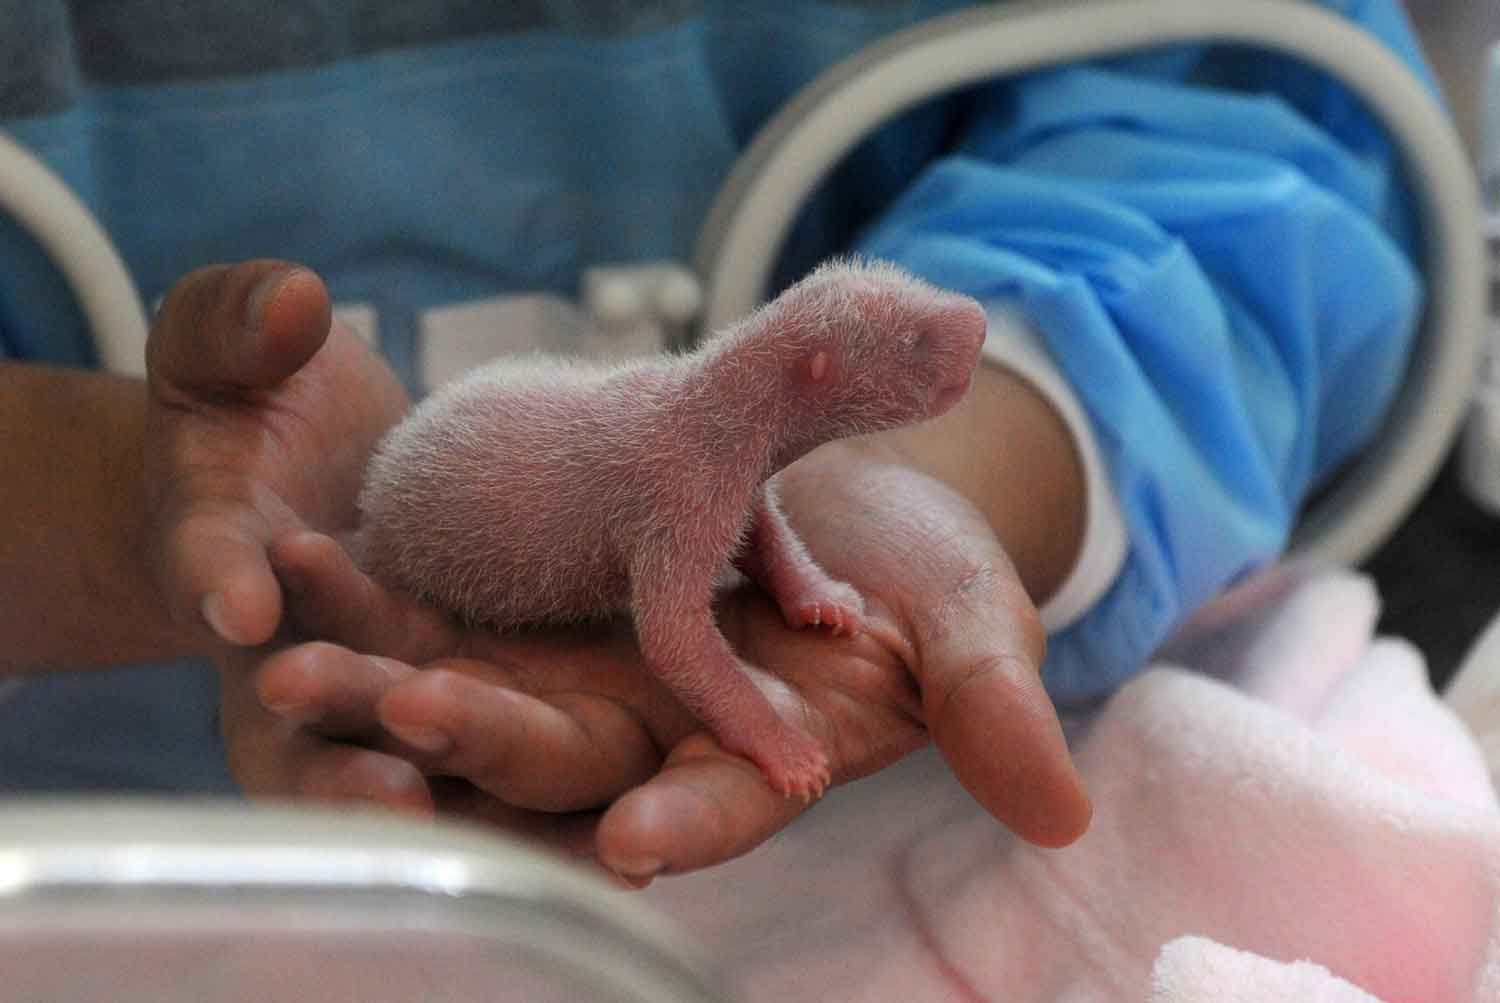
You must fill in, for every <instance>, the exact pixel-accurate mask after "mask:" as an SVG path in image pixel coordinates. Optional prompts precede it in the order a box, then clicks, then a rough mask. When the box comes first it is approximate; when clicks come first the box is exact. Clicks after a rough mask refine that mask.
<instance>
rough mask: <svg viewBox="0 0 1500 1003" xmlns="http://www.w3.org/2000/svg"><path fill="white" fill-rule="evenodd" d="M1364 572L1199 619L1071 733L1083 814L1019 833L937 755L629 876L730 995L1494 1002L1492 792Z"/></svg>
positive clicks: (1294, 576)
mask: <svg viewBox="0 0 1500 1003" xmlns="http://www.w3.org/2000/svg"><path fill="white" fill-rule="evenodd" d="M1376 610H1377V603H1376V598H1375V595H1374V592H1373V590H1372V589H1371V587H1370V585H1369V583H1368V582H1366V581H1365V580H1364V579H1362V578H1359V577H1357V576H1354V575H1351V574H1346V573H1337V572H1326V573H1309V572H1296V573H1282V574H1280V575H1279V576H1277V577H1275V578H1273V579H1267V580H1263V581H1261V582H1258V583H1256V584H1254V585H1252V586H1250V587H1248V588H1247V589H1245V590H1241V591H1239V592H1237V593H1235V594H1234V595H1232V596H1230V597H1228V598H1227V599H1226V601H1225V602H1223V603H1221V604H1218V605H1216V606H1215V607H1214V608H1211V609H1210V610H1208V611H1205V613H1204V614H1203V615H1202V616H1200V617H1198V618H1197V619H1196V620H1195V622H1194V623H1193V624H1192V625H1190V627H1189V628H1188V629H1187V630H1186V631H1185V632H1184V633H1183V635H1182V636H1181V637H1180V638H1179V640H1178V641H1176V642H1174V644H1173V645H1172V646H1171V647H1170V648H1169V649H1168V652H1167V654H1168V655H1170V657H1171V659H1172V660H1173V661H1174V662H1176V663H1177V665H1178V666H1181V665H1182V664H1184V663H1187V664H1192V665H1193V668H1192V669H1188V668H1183V667H1174V666H1173V665H1171V664H1162V665H1160V666H1158V667H1156V668H1154V669H1152V670H1151V671H1148V672H1147V673H1145V674H1144V675H1142V676H1141V677H1139V678H1138V679H1136V680H1135V681H1134V682H1132V683H1131V684H1129V685H1128V686H1126V687H1125V688H1124V689H1122V690H1121V691H1120V692H1119V693H1118V694H1117V695H1116V697H1115V698H1114V699H1113V700H1112V701H1111V702H1110V703H1109V704H1108V705H1107V706H1106V708H1105V709H1104V710H1103V711H1102V712H1101V713H1100V715H1099V716H1098V717H1097V719H1096V720H1094V721H1093V722H1092V723H1091V724H1090V725H1089V726H1088V727H1087V729H1086V730H1085V732H1084V734H1083V735H1082V737H1081V738H1080V739H1079V740H1078V744H1077V746H1076V754H1077V758H1078V761H1079V765H1080V768H1081V770H1082V771H1083V775H1084V777H1085V780H1086V781H1087V783H1088V785H1089V790H1090V793H1091V795H1092V796H1093V798H1094V802H1095V816H1094V823H1093V826H1092V828H1091V830H1090V831H1089V833H1088V834H1087V835H1085V836H1084V838H1083V839H1081V840H1080V841H1079V842H1077V843H1076V844H1074V845H1073V846H1071V847H1068V848H1066V849H1063V850H1058V851H1046V850H1039V849H1036V848H1034V847H1031V846H1028V845H1026V844H1023V843H1020V842H1019V841H1017V840H1015V839H1014V838H1012V837H1010V836H1009V835H1008V834H1006V833H1005V832H1003V831H1002V830H1001V829H1000V828H999V826H997V825H996V824H995V823H994V822H993V821H991V820H990V819H988V818H986V817H985V816H983V814H982V813H981V812H979V810H978V809H977V808H975V807H974V806H973V804H972V803H971V802H970V801H969V800H968V799H967V797H966V795H965V794H964V793H963V792H962V789H961V788H958V786H957V785H956V784H955V783H954V782H953V781H952V780H951V778H949V777H948V776H947V774H946V771H945V770H944V769H943V768H942V764H941V761H940V760H939V759H938V758H937V757H936V756H932V755H924V756H920V757H916V758H915V759H914V760H912V761H910V762H908V763H906V764H903V765H902V766H900V767H898V768H896V769H894V770H892V771H887V773H886V774H884V775H882V776H881V777H878V778H875V779H873V780H872V781H867V782H864V783H862V784H858V785H854V786H853V787H852V788H850V789H846V790H844V791H841V792H839V793H838V794H837V795H836V796H834V797H833V798H831V799H830V800H829V801H828V802H826V803H825V804H823V805H821V806H819V808H818V809H817V810H815V811H814V812H812V813H810V814H809V816H807V817H806V818H804V819H803V820H802V822H800V823H799V824H798V825H797V826H795V827H793V829H792V830H791V831H789V832H788V833H786V834H785V835H783V836H782V837H781V838H780V839H779V840H777V841H775V842H774V843H772V844H771V845H769V846H767V847H764V848H762V849H761V850H760V851H757V852H756V853H754V854H752V855H750V856H749V857H748V858H746V859H743V860H741V861H737V862H735V863H733V864H731V865H728V866H726V867H724V868H720V869H718V870H716V871H712V872H709V873H707V874H703V875H697V876H691V877H686V878H680V879H669V880H667V881H663V882H659V883H658V885H657V887H656V888H655V889H653V890H652V891H651V892H650V893H649V894H651V896H652V897H653V898H654V900H655V901H656V902H657V903H658V904H660V905H662V906H663V907H664V908H666V909H667V910H668V911H669V912H670V913H673V914H675V915H677V916H678V917H679V918H681V919H683V920H685V921H687V922H688V923H690V924H691V928H692V929H694V930H696V931H698V932H700V933H701V934H702V935H703V936H705V937H707V938H708V939H709V946H710V949H711V950H712V951H714V952H716V954H717V956H718V957H719V959H720V961H721V963H722V964H723V965H724V967H725V970H726V971H727V972H728V974H729V976H730V977H731V979H732V981H733V982H734V984H735V985H736V987H737V988H738V990H739V992H740V994H741V996H742V997H743V998H744V999H746V1000H772V999H775V1000H870V1001H879V1000H889V1001H893V1003H894V1001H900V1003H919V1001H925V1000H952V999H957V1000H965V1001H972V1000H995V1001H1000V1000H1005V1001H1027V1000H1031V1001H1039V1003H1040V1001H1048V1003H1052V1001H1065V1003H1084V1001H1094V1000H1099V1001H1105V1000H1108V1001H1111V1003H1113V1001H1132V1003H1134V1001H1150V1003H1196V1001H1200V1000H1201V1001H1209V1000H1213V1001H1226V1000H1227V1001H1238V1000H1246V1001H1249V1000H1255V1001H1257V1003H1262V1001H1265V1003H1269V1001H1276V1000H1299V1001H1300V1000H1329V1001H1340V1003H1342V1001H1354V1000H1359V1001H1369V1000H1372V999H1373V1000H1378V1001H1383V1003H1500V807H1497V802H1496V797H1495V791H1494V789H1493V787H1492V785H1491V782H1490V780H1489V777H1488V774H1487V773H1486V770H1485V766H1484V763H1483V760H1482V757H1481V755H1480V752H1479V748H1478V745H1477V744H1476V742H1475V739H1474V737H1473V736H1472V735H1471V734H1470V733H1469V732H1468V731H1467V730H1466V728H1465V726H1464V725H1463V724H1462V722H1460V720H1459V719H1458V718H1457V717H1456V716H1455V715H1454V714H1453V713H1452V712H1451V711H1450V710H1449V709H1448V708H1447V707H1446V706H1445V705H1444V704H1443V703H1442V702H1441V701H1440V700H1438V699H1437V698H1436V696H1435V695H1434V694H1433V693H1432V691H1431V688H1430V687H1429V685H1428V683H1427V681H1426V676H1425V672H1424V670H1423V665H1422V661H1421V658H1420V656H1419V655H1418V653H1417V652H1416V651H1415V650H1414V649H1413V648H1412V647H1411V646H1409V645H1407V644H1405V643H1403V642H1399V641H1390V640H1376V639H1372V636H1371V635H1372V628H1373V624H1374V622H1375V615H1376Z"/></svg>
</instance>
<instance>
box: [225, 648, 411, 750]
mask: <svg viewBox="0 0 1500 1003" xmlns="http://www.w3.org/2000/svg"><path fill="white" fill-rule="evenodd" d="M416 671H417V670H416V669H414V668H412V667H411V666H409V665H405V664H403V663H401V662H398V661H395V660H393V659H389V658H380V657H376V656H369V655H363V654H359V653H356V652H354V651H351V650H349V649H348V648H343V647H339V646H338V645H334V644H329V643H326V642H321V641H314V642H310V643H308V644H299V645H297V646H295V647H292V648H287V649H286V650H284V651H280V652H277V653H276V654H275V655H272V656H271V657H270V658H269V659H267V660H266V662H265V664H264V665H262V666H261V668H260V670H259V671H258V672H257V673H256V677H255V692H256V696H257V697H258V698H259V699H260V702H261V704H262V706H264V707H265V708H266V709H267V710H269V711H271V712H272V713H273V714H275V715H277V716H278V717H280V718H282V719H283V720H285V721H290V722H293V723H295V724H301V725H306V726H313V727H315V728H316V730H317V731H318V732H319V733H320V734H323V735H329V736H343V737H364V736H369V735H372V734H374V733H376V732H377V731H379V730H380V721H379V717H378V715H377V713H376V708H377V706H378V705H379V703H380V698H381V697H383V696H384V695H385V694H386V693H387V692H389V691H390V689H391V688H392V687H394V686H395V685H397V684H398V683H399V682H400V681H401V680H403V679H406V678H409V677H411V676H413V675H415V674H416Z"/></svg>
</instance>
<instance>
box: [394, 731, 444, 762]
mask: <svg viewBox="0 0 1500 1003" xmlns="http://www.w3.org/2000/svg"><path fill="white" fill-rule="evenodd" d="M386 727H387V728H388V729H390V732H391V734H392V735H395V736H396V737H397V738H399V739H400V740H401V741H403V742H405V743H406V744H407V745H409V746H411V747H412V748H413V749H417V750H419V751H421V752H425V753H427V754H428V755H429V756H440V755H442V754H443V753H445V752H447V751H448V750H449V749H451V748H453V740H452V739H451V738H449V737H448V736H447V735H445V734H443V733H442V732H441V731H439V730H438V729H436V728H423V727H410V726H405V725H402V726H399V727H398V726H394V725H386Z"/></svg>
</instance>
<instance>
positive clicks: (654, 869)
mask: <svg viewBox="0 0 1500 1003" xmlns="http://www.w3.org/2000/svg"><path fill="white" fill-rule="evenodd" d="M666 866H667V865H666V864H665V863H664V862H663V861H661V860H658V859H657V858H655V857H636V858H634V859H626V860H615V861H611V862H610V865H609V868H610V870H612V871H614V872H615V873H616V874H618V875H619V876H620V877H622V878H624V879H626V880H627V881H632V882H636V881H650V880H651V879H652V878H654V877H656V876H657V875H659V874H660V873H661V872H662V871H663V870H665V869H666Z"/></svg>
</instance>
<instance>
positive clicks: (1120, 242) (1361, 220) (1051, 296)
mask: <svg viewBox="0 0 1500 1003" xmlns="http://www.w3.org/2000/svg"><path fill="white" fill-rule="evenodd" d="M1341 6H1342V7H1343V8H1344V10H1345V12H1346V13H1348V14H1350V15H1351V16H1354V17H1357V18H1358V19H1360V20H1361V21H1362V22H1364V23H1365V24H1366V25H1368V26H1369V27H1371V28H1372V29H1373V30H1375V31H1376V32H1377V33H1379V34H1380V35H1381V36H1382V37H1383V38H1385V40H1386V41H1387V42H1388V43H1390V44H1391V45H1392V47H1393V48H1394V49H1395V50H1396V51H1397V52H1400V53H1402V54H1403V55H1404V56H1405V57H1406V58H1407V59H1408V60H1409V61H1411V62H1412V65H1413V67H1414V69H1415V70H1416V71H1417V72H1418V74H1419V75H1421V76H1422V77H1423V78H1424V79H1425V80H1427V81H1428V82H1429V84H1430V79H1431V78H1430V76H1428V74H1427V71H1426V69H1425V67H1423V66H1422V65H1421V63H1420V57H1419V56H1418V55H1417V52H1416V48H1415V45H1414V43H1413V42H1412V39H1411V38H1410V35H1409V34H1408V32H1407V29H1406V27H1405V21H1404V16H1403V15H1401V12H1400V9H1399V7H1398V6H1397V5H1396V4H1394V3H1384V2H1376V0H1371V2H1367V3H1362V4H1344V5H1341ZM1177 55H1178V56H1186V57H1187V58H1179V59H1177V60H1173V61H1164V60H1156V61H1153V62H1150V63H1145V62H1141V61H1133V60H1120V61H1117V62H1114V63H1112V64H1109V65H1101V66H1079V67H1070V68H1066V69H1060V70H1056V71H1050V72H1045V73H1039V74H1036V75H1034V76H1031V77H1028V78H1027V79H1025V80H1023V81H1020V82H1018V83H1017V84H1016V85H1014V86H1009V87H1005V88H1001V89H995V90H992V91H991V92H989V93H988V94H987V95H985V96H984V97H983V98H982V99H981V101H980V105H981V110H980V113H979V114H978V115H977V116H976V122H975V125H974V127H973V129H972V130H971V131H970V132H969V134H968V135H967V136H966V137H965V138H964V140H963V141H962V142H961V143H960V144H959V145H960V151H961V152H958V153H956V154H954V155H951V156H948V157H944V158H941V159H940V160H938V161H937V162H935V163H934V164H933V165H931V167H930V168H929V169H928V170H927V171H926V172H925V173H924V174H923V176H922V177H921V178H920V179H918V180H917V181H916V182H915V183H914V184H913V185H912V186H911V188H910V189H909V190H908V191H907V192H906V193H905V194H904V196H903V197H902V198H901V199H900V200H899V201H898V202H897V204H896V205H895V206H894V207H893V208H892V209H891V211H890V212H889V213H888V214H887V215H886V216H885V217H884V218H883V219H882V220H881V221H880V222H879V223H878V224H877V225H875V226H874V227H872V228H871V229H870V231H869V232H868V233H866V234H865V235H864V236H863V237H862V239H861V240H860V241H859V247H860V249H861V250H862V251H863V252H865V253H868V254H872V255H876V256H880V257H886V258H891V259H894V260H896V261H899V262H902V263H903V264H905V265H907V266H908V267H910V268H912V269H913V270H915V271H917V272H918V273H920V274H923V275H925V276H928V277H930V278H931V279H933V280H934V281H937V282H941V283H943V284H945V285H948V286H951V287H953V288H956V289H959V290H962V291H965V292H969V293H971V294H973V295H975V296H977V297H979V298H981V299H982V300H989V301H1005V302H1008V303H1011V304H1014V305H1019V306H1020V307H1021V309H1022V310H1023V311H1024V312H1025V313H1026V314H1027V315H1028V316H1029V318H1030V320H1031V321H1032V322H1033V323H1034V324H1035V325H1036V327H1037V328H1038V331H1039V333H1040V335H1041V337H1042V339H1043V342H1044V343H1045V344H1046V345H1047V347H1048V349H1049V351H1050V353H1051V354H1052V356H1053V357H1054V359H1055V361H1056V362H1057V364H1058V365H1059V367H1060V368H1061V369H1062V371H1063V373H1064V374H1065V375H1066V376H1067V377H1068V379H1069V382H1070V384H1071V385H1072V386H1073V387H1074V389H1075V390H1076V392H1077V394H1078V396H1079V398H1080V400H1081V402H1082V404H1083V406H1084V409H1085V411H1086V412H1087V413H1088V415H1089V416H1090V418H1091V420H1092V423H1093V425H1094V427H1095V429H1096V431H1097V433H1098V438H1099V444H1100V448H1101V451H1102V453H1103V458H1104V461H1105V465H1106V467H1107V470H1108V476H1109V478H1110V480H1111V482H1112V484H1113V486H1114V489H1115V491H1116V493H1117V495H1118V497H1119V500H1120V503H1121V507H1122V510H1123V515H1124V517H1125V521H1126V525H1127V527H1128V531H1129V536H1130V542H1129V548H1128V552H1127V556H1126V560H1125V564H1124V567H1123V568H1122V570H1121V573H1120V575H1119V577H1118V579H1117V580H1116V582H1115V583H1114V585H1113V586H1112V587H1111V588H1110V590H1109V591H1108V593H1107V594H1106V595H1105V596H1104V598H1103V600H1102V601H1101V602H1099V603H1098V604H1097V605H1096V606H1095V607H1094V608H1093V609H1092V610H1091V611H1090V612H1089V613H1088V614H1086V615H1085V616H1084V617H1083V619H1082V620H1080V621H1079V622H1078V623H1076V624H1074V625H1073V626H1072V627H1070V628H1068V629H1066V630H1064V631H1062V632H1061V633H1060V634H1059V635H1058V636H1056V637H1054V638H1053V639H1052V640H1051V642H1050V647H1049V654H1048V660H1047V664H1046V668H1045V680H1046V683H1047V686H1048V690H1049V692H1050V693H1051V694H1052V696H1053V697H1054V699H1055V700H1057V701H1058V702H1059V703H1060V704H1061V705H1064V706H1073V705H1084V704H1087V703H1090V702H1092V701H1095V700H1097V699H1099V698H1101V697H1103V696H1105V695H1106V694H1107V693H1108V692H1110V691H1111V690H1112V689H1113V688H1115V687H1116V686H1117V685H1119V683H1120V682H1122V681H1123V680H1124V679H1125V678H1126V677H1128V676H1129V675H1130V674H1132V673H1133V672H1135V671H1137V670H1138V669H1139V668H1140V667H1141V665H1142V664H1143V663H1144V662H1145V660H1146V659H1147V658H1148V656H1149V655H1150V653H1151V651H1152V650H1153V649H1154V648H1155V647H1156V646H1157V645H1158V644H1159V643H1160V642H1161V641H1162V640H1164V639H1165V637H1166V635H1167V634H1168V633H1169V631H1170V630H1171V628H1172V627H1173V626H1174V625H1175V624H1177V623H1178V622H1179V621H1180V620H1181V619H1182V617H1183V616H1184V615H1186V614H1187V613H1190V612H1191V611H1192V610H1193V609H1194V608H1196V607H1197V606H1198V605H1199V604H1201V603H1202V602H1204V601H1205V600H1207V599H1208V598H1210V597H1211V596H1213V595H1214V594H1215V593H1217V592H1219V591H1220V590H1222V589H1223V588H1224V587H1225V586H1226V585H1227V584H1229V583H1231V582H1232V581H1234V580H1235V579H1236V578H1237V577H1239V576H1241V575H1243V574H1245V573H1246V572H1248V571H1250V570H1252V569H1254V568H1255V567H1257V566H1258V565H1261V564H1263V563H1264V562H1266V561H1268V560H1270V559H1272V558H1273V557H1274V556H1276V554H1277V553H1278V552H1279V551H1280V550H1281V549H1282V548H1283V547H1284V545H1285V543H1286V540H1287V538H1288V535H1289V532H1290V529H1291V527H1292V524H1293V522H1294V520H1295V517H1296V513H1297V510H1298V507H1299V505H1300V504H1301V503H1302V502H1303V500H1304V499H1305V498H1306V497H1307V496H1308V493H1309V491H1310V490H1312V489H1313V488H1314V487H1316V486H1317V485H1318V484H1319V483H1321V481H1322V480H1323V479H1324V478H1325V477H1327V476H1328V475H1329V474H1330V473H1331V472H1332V471H1334V470H1335V469H1336V468H1337V467H1338V465H1339V464H1340V463H1341V462H1343V461H1345V460H1346V459H1348V458H1349V457H1350V456H1351V455H1352V454H1353V453H1354V451H1355V450H1357V449H1358V448H1359V447H1360V446H1362V445H1364V444H1365V443H1366V442H1368V441H1369V440H1370V438H1371V437H1372V436H1373V435H1374V434H1375V433H1376V431H1377V430H1378V428H1379V425H1380V421H1381V419H1382V417H1383V416H1384V413H1385V411H1386V408H1387V406H1388V405H1389V403H1390V401H1391V400H1392V397H1393V395H1394V391H1395V389H1396V387H1397V386H1398V385H1399V382H1400V379H1401V374H1402V370H1403V366H1404V363H1405V359H1406V354H1407V351H1408V349H1409V347H1410V344H1411V341H1412V337H1413V335H1414V333H1415V329H1416V325H1417V321H1418V316H1419V312H1420V306H1421V285H1420V281H1419V278H1418V276H1417V274H1416V273H1415V271H1414V269H1413V267H1412V264H1411V260H1412V248H1411V247H1410V246H1409V242H1410V232H1411V227H1410V223H1409V218H1408V217H1409V211H1408V208H1407V206H1406V205H1405V201H1404V198H1403V196H1402V187H1401V184H1400V178H1399V176H1398V174H1397V173H1396V168H1395V165H1394V158H1393V157H1392V155H1391V152H1390V151H1389V149H1388V148H1387V143H1386V140H1385V138H1384V136H1383V135H1382V134H1381V133H1380V132H1379V130H1378V129H1377V128H1376V127H1375V125H1374V123H1373V122H1372V121H1371V120H1370V119H1369V117H1368V116H1367V115H1366V114H1365V113H1364V111H1363V110H1362V109H1360V108H1359V107H1358V106H1357V105H1356V104H1354V103H1353V102H1351V101H1350V100H1349V99H1348V97H1347V96H1346V95H1344V94H1343V92H1342V91H1341V90H1340V89H1339V88H1337V87H1335V86H1333V85H1332V84H1330V83H1328V82H1327V81H1326V80H1322V79H1319V78H1317V77H1315V75H1312V74H1310V73H1308V72H1307V71H1306V70H1303V69H1296V70H1295V71H1294V70H1292V69H1291V68H1289V67H1284V68H1283V69H1284V70H1285V72H1281V73H1276V72H1269V71H1265V70H1264V69H1263V68H1260V67H1257V64H1256V63H1255V62H1254V61H1252V60H1246V59H1245V58H1244V57H1242V56H1239V55H1228V56H1225V57H1224V58H1223V59H1222V60H1219V59H1216V58H1215V54H1213V53H1202V52H1187V51H1183V52H1179V53H1178V54H1177ZM1261 59H1262V61H1268V60H1267V57H1264V56H1262V57H1261ZM1251 71H1254V72H1251ZM1252 78H1253V79H1252ZM1323 112H1326V113H1328V114H1327V117H1321V116H1320V115H1319V113H1323Z"/></svg>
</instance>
